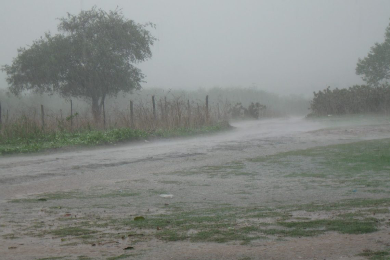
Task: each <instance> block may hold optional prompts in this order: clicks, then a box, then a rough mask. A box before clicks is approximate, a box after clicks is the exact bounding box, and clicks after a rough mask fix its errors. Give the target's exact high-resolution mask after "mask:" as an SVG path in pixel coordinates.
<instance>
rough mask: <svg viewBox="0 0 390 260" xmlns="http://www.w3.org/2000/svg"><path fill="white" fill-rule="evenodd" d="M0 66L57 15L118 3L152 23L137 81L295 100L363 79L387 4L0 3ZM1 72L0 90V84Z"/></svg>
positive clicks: (388, 14)
mask: <svg viewBox="0 0 390 260" xmlns="http://www.w3.org/2000/svg"><path fill="white" fill-rule="evenodd" d="M0 5H1V8H0V9H1V12H2V13H1V18H0V19H2V22H1V23H2V31H3V33H5V36H3V37H2V39H1V46H2V47H3V48H2V50H1V52H0V64H1V65H5V64H11V62H12V60H13V58H15V57H16V56H17V49H18V48H20V47H28V46H29V45H31V44H32V42H33V41H34V40H37V39H39V38H40V37H41V36H43V35H44V33H45V32H48V31H50V32H51V33H52V34H55V33H57V29H56V27H57V25H58V22H59V21H58V20H57V18H61V17H65V16H66V14H67V12H69V13H71V14H78V13H79V12H80V11H81V10H89V9H90V8H92V7H93V6H96V7H97V8H101V9H103V10H106V11H108V10H114V9H115V8H117V7H119V8H121V9H122V11H123V14H124V16H125V17H126V18H128V19H131V20H134V21H135V22H137V23H146V22H152V23H154V24H156V29H152V28H150V29H151V32H152V34H153V35H154V36H155V37H156V38H157V39H158V41H157V42H156V43H155V44H154V46H153V48H152V53H153V56H152V58H151V59H150V60H148V61H146V62H143V63H139V64H136V66H137V67H139V68H140V69H141V70H142V72H143V73H144V74H145V75H146V78H145V81H146V82H145V83H143V84H142V87H143V88H145V89H150V88H164V89H170V88H172V89H184V90H194V89H198V88H206V89H209V88H212V87H256V88H258V89H261V90H265V91H267V92H271V93H277V94H284V95H290V94H297V95H302V96H305V97H309V96H311V95H312V93H313V91H318V90H322V89H324V88H326V87H327V86H331V87H332V88H348V87H350V86H352V85H355V84H362V83H363V81H362V80H361V78H360V77H359V76H357V75H356V74H355V68H356V63H357V61H358V58H364V57H365V56H366V55H367V54H368V52H369V51H370V48H371V47H372V46H373V45H374V44H375V43H376V42H382V41H383V40H384V31H385V28H386V27H387V26H388V25H389V18H390V2H389V1H379V0H377V1H358V0H351V1H343V2H340V1H290V2H286V1H261V2H260V1H240V2H238V1H212V2H210V1H196V2H189V1H188V2H184V1H168V2H165V1H164V3H162V2H159V1H142V2H141V1H110V2H107V1H92V0H91V1H86V0H74V1H66V2H52V1H44V0H39V1H34V2H30V1H13V2H11V1H7V2H2V3H1V4H0ZM5 77H6V75H5V73H3V72H1V76H0V88H3V89H4V88H6V87H7V83H6V82H5Z"/></svg>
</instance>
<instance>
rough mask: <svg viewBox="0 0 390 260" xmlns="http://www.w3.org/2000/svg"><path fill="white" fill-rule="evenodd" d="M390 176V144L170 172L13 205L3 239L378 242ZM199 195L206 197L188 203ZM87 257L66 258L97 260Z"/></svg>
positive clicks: (370, 254) (382, 254) (5, 215)
mask: <svg viewBox="0 0 390 260" xmlns="http://www.w3.org/2000/svg"><path fill="white" fill-rule="evenodd" d="M389 171H390V139H383V140H374V141H363V142H358V143H352V144H343V145H332V146H327V147H318V148H312V149H307V150H297V151H292V152H285V153H279V154H275V155H272V156H266V157H253V158H252V159H248V160H244V161H236V162H231V163H230V164H228V165H210V166H207V167H201V168H194V169H190V170H186V171H183V172H170V173H166V174H164V176H155V180H154V181H153V183H154V184H152V182H151V181H150V179H140V180H138V181H137V182H134V181H133V182H132V183H129V182H118V183H117V185H116V187H117V189H115V190H107V189H104V188H94V189H91V190H74V191H68V192H57V193H46V194H40V195H37V196H30V197H27V198H23V199H15V200H10V201H8V203H7V204H6V209H2V211H1V212H2V214H1V216H0V219H1V220H2V225H3V226H4V227H5V226H7V230H8V231H3V232H0V235H1V237H2V239H5V240H18V239H23V238H27V237H30V238H35V239H38V240H42V241H44V240H47V239H48V238H51V239H56V240H59V241H60V242H59V244H60V246H64V247H75V246H78V245H82V244H85V245H93V246H95V245H97V246H98V245H104V244H105V243H114V242H115V243H122V242H123V241H126V243H127V244H129V243H130V244H131V245H132V247H137V245H138V244H140V243H141V244H142V243H144V242H148V241H151V240H152V239H157V240H160V241H166V242H173V241H186V242H192V243H198V242H214V243H232V244H239V245H256V243H258V242H259V241H266V240H274V241H285V240H289V239H291V238H300V237H313V236H318V235H321V234H326V233H328V232H336V233H339V234H347V235H354V234H370V233H375V232H377V231H380V230H382V229H384V228H386V227H387V226H389V225H390V221H389V218H388V216H389V214H390V210H389V207H390V198H389V194H390V175H389ZM145 178H146V177H145ZM225 184H226V185H225ZM229 185H230V186H229ZM232 187H233V188H232ZM194 189H195V190H196V191H198V192H199V193H196V194H207V195H205V197H199V196H200V195H199V196H198V195H196V194H195V193H194V194H193V196H192V197H191V196H189V194H191V192H193V191H194ZM168 191H169V192H172V194H175V198H176V197H177V199H171V200H165V203H164V199H161V198H159V195H160V194H164V193H168ZM272 192H274V193H275V194H287V196H282V197H276V195H275V196H272V194H271V195H270V193H272ZM202 196H203V195H202ZM156 198H157V199H156ZM271 198H273V199H271ZM42 212H44V214H45V220H44V223H43V221H42V219H41V218H40V217H39V216H40V214H42ZM124 212H130V213H126V214H124ZM11 230H12V232H11ZM113 241H114V242H113ZM133 249H134V248H129V250H133ZM363 249H364V248H362V251H361V253H360V256H363V257H366V258H368V259H389V258H388V255H389V252H390V248H384V249H383V250H381V251H375V250H370V249H369V248H368V249H367V248H365V249H364V250H363ZM139 254H141V255H142V252H140V251H134V252H133V251H129V252H128V253H124V254H121V255H118V256H115V257H112V256H110V257H111V258H110V257H108V258H107V259H125V258H128V259H137V257H138V256H139ZM83 257H85V256H79V258H74V256H64V257H63V258H60V259H89V258H87V257H85V258H83ZM45 259H46V258H45ZM47 259H51V258H47ZM53 259H56V258H53Z"/></svg>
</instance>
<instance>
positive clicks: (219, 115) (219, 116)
mask: <svg viewBox="0 0 390 260" xmlns="http://www.w3.org/2000/svg"><path fill="white" fill-rule="evenodd" d="M217 109H218V120H219V119H220V118H221V114H220V113H219V103H217Z"/></svg>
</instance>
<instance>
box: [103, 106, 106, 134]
mask: <svg viewBox="0 0 390 260" xmlns="http://www.w3.org/2000/svg"><path fill="white" fill-rule="evenodd" d="M103 127H104V129H106V110H105V108H104V100H103Z"/></svg>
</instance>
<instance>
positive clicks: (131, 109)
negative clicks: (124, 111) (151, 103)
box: [130, 100, 134, 128]
mask: <svg viewBox="0 0 390 260" xmlns="http://www.w3.org/2000/svg"><path fill="white" fill-rule="evenodd" d="M130 124H131V127H132V128H134V109H133V101H132V100H130Z"/></svg>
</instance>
